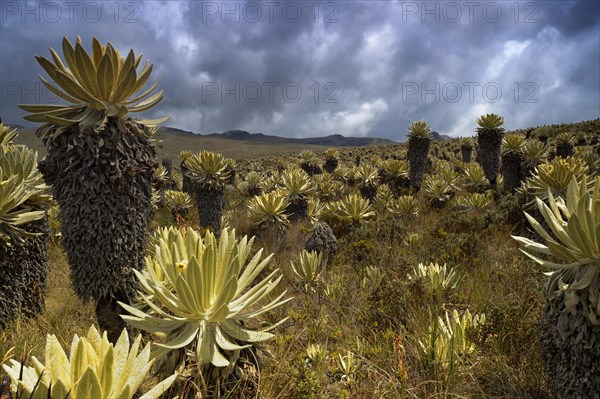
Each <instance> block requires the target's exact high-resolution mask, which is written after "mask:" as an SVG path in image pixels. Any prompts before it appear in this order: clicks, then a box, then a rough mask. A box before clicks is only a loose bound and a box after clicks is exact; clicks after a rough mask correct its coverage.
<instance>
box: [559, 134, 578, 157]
mask: <svg viewBox="0 0 600 399" xmlns="http://www.w3.org/2000/svg"><path fill="white" fill-rule="evenodd" d="M554 141H555V143H556V156H559V157H562V158H566V157H572V156H573V151H574V149H573V144H574V143H575V135H574V134H573V133H571V132H563V133H560V134H558V135H556V138H555V139H554Z"/></svg>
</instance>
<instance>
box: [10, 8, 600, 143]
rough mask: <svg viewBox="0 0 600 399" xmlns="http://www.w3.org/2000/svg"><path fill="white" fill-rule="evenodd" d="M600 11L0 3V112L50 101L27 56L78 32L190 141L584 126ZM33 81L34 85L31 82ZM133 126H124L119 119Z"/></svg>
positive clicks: (598, 68)
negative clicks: (417, 126) (124, 69)
mask: <svg viewBox="0 0 600 399" xmlns="http://www.w3.org/2000/svg"><path fill="white" fill-rule="evenodd" d="M599 16H600V2H598V1H591V0H583V1H582V0H579V1H524V2H515V1H506V2H504V1H498V2H487V1H485V2H479V1H457V2H447V1H442V2H437V1H428V2H421V1H419V2H410V1H380V2H376V1H335V2H329V1H313V0H311V1H264V2H244V1H226V2H225V1H190V2H184V1H122V2H115V1H106V2H104V1H76V0H72V1H42V2H40V1H10V0H2V1H1V2H0V24H1V27H0V81H1V84H2V93H1V97H2V98H1V99H0V114H1V115H2V116H3V118H4V119H5V121H6V122H8V123H18V124H24V125H27V122H26V121H24V120H23V119H22V118H21V117H22V115H23V114H24V113H23V111H21V110H20V109H18V108H17V104H19V103H57V102H60V101H59V100H58V99H57V98H55V97H54V96H53V95H52V94H51V93H48V92H47V91H46V90H45V89H44V90H42V88H43V86H41V84H40V83H39V80H38V77H37V76H38V75H39V74H42V75H44V72H43V70H42V68H41V67H40V66H39V65H38V64H37V62H36V61H35V59H34V55H44V56H47V57H49V56H50V54H49V51H48V47H52V48H55V49H56V50H57V51H59V53H61V54H62V52H61V50H60V48H61V41H62V37H63V36H67V37H68V38H69V39H70V40H71V41H72V42H74V40H75V38H76V37H77V35H80V36H81V37H82V40H83V42H84V45H85V47H86V48H88V49H90V48H91V38H92V37H93V36H96V37H98V39H99V40H100V41H101V42H102V43H106V42H107V41H110V42H111V43H112V44H113V45H114V46H115V47H116V48H118V49H119V50H120V51H121V52H122V53H123V52H127V51H128V50H129V49H130V48H133V49H134V50H135V51H136V54H137V53H143V54H144V60H145V59H150V61H151V62H152V63H153V64H154V73H153V78H154V79H153V80H152V82H154V80H156V79H158V78H160V79H161V83H160V86H159V87H160V88H162V89H164V91H165V97H164V100H163V101H162V103H161V104H159V105H158V106H157V107H155V108H154V109H152V110H151V111H148V112H146V113H145V114H144V115H141V116H143V117H148V118H154V117H161V116H167V115H170V116H171V118H172V119H171V120H170V121H169V122H167V125H169V126H174V127H178V128H181V129H186V130H191V131H194V132H198V133H211V132H223V131H226V130H231V129H242V130H247V131H250V132H263V133H266V134H276V135H281V136H289V137H307V136H322V135H329V134H336V133H339V134H343V135H346V136H378V137H386V138H391V139H394V140H402V139H404V137H405V135H406V131H407V127H408V125H409V124H410V122H412V121H415V120H426V121H427V122H429V123H430V125H431V127H432V128H433V129H434V130H436V131H438V132H440V133H445V134H449V135H451V136H466V135H471V134H473V130H474V128H475V120H476V118H477V117H478V116H479V115H481V114H484V113H488V112H494V113H498V114H500V115H502V116H503V117H504V118H505V121H506V127H507V128H509V129H512V128H519V127H527V126H534V125H539V124H545V123H561V122H575V121H580V120H587V119H595V118H598V117H599V116H600V21H599V18H600V17H599ZM44 76H45V75H44ZM133 116H136V115H135V114H133Z"/></svg>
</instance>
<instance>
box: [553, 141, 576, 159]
mask: <svg viewBox="0 0 600 399" xmlns="http://www.w3.org/2000/svg"><path fill="white" fill-rule="evenodd" d="M573 153H574V150H573V144H571V143H560V144H558V145H557V146H556V156H559V157H561V158H566V157H572V156H573Z"/></svg>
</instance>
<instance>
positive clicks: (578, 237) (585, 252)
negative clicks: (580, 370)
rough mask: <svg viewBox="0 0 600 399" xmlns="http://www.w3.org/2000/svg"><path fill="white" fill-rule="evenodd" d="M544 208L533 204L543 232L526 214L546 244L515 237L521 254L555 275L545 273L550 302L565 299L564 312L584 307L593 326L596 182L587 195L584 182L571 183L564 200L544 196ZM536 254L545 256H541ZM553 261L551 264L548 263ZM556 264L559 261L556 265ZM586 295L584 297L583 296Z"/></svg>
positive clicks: (599, 253) (598, 309)
mask: <svg viewBox="0 0 600 399" xmlns="http://www.w3.org/2000/svg"><path fill="white" fill-rule="evenodd" d="M548 203H549V205H546V204H545V203H544V202H543V201H542V200H541V199H539V198H536V205H537V208H538V210H539V211H540V213H541V214H542V216H543V218H544V220H545V221H546V223H547V224H548V226H549V228H550V232H548V231H546V230H545V229H544V228H543V227H542V226H541V225H540V224H539V223H538V222H537V221H536V220H535V219H534V218H533V217H532V216H531V215H529V214H527V213H525V216H526V217H527V220H529V223H530V224H531V226H532V227H533V228H534V229H535V231H536V232H537V233H538V234H539V235H540V236H541V237H542V238H543V239H544V241H545V244H540V243H536V242H534V241H532V240H530V239H528V238H525V237H515V236H513V238H514V239H515V240H517V241H518V242H519V243H520V244H522V245H523V247H524V249H522V252H523V253H525V254H526V255H527V256H528V257H530V258H531V259H533V260H534V261H535V262H536V263H538V264H540V265H541V266H542V267H545V268H548V269H551V270H554V271H553V272H550V273H547V274H549V275H550V281H549V283H548V286H547V295H548V299H552V298H554V297H555V296H556V295H560V294H564V295H565V304H566V307H567V310H568V311H574V310H575V308H576V307H577V306H582V307H583V314H584V316H585V317H586V318H587V319H588V320H589V321H590V322H591V323H592V324H594V325H598V324H600V317H599V316H600V180H598V179H596V183H595V185H594V188H593V190H592V192H591V193H590V192H589V189H588V182H587V178H586V177H585V176H584V177H583V178H582V179H581V181H577V179H575V178H573V180H572V181H571V183H570V184H569V188H568V190H567V193H566V199H564V198H561V197H558V198H555V196H554V195H553V194H552V192H548ZM538 254H541V255H543V257H540V256H539V255H538ZM550 259H552V260H550ZM557 261H558V262H557ZM584 292H586V295H585V296H584V295H583V293H584Z"/></svg>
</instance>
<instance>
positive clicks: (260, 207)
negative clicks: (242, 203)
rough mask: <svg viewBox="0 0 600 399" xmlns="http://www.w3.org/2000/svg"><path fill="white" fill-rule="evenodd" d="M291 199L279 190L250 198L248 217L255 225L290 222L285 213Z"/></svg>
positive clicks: (265, 225) (279, 224) (282, 225)
mask: <svg viewBox="0 0 600 399" xmlns="http://www.w3.org/2000/svg"><path fill="white" fill-rule="evenodd" d="M288 205H289V201H288V200H287V198H286V197H285V196H283V195H280V193H279V192H277V191H271V192H269V193H265V194H261V195H259V196H256V197H254V198H252V199H251V200H250V203H249V204H248V219H250V221H251V222H252V224H253V225H254V226H255V227H267V226H280V227H285V226H287V225H288V224H289V221H288V216H287V214H286V213H285V210H286V208H287V207H288Z"/></svg>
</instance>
